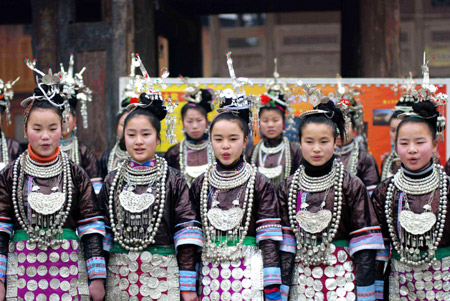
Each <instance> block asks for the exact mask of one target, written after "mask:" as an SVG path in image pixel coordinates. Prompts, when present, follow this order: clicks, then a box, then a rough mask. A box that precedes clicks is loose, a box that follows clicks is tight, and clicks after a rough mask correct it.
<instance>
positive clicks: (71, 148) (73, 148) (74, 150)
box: [60, 135, 80, 165]
mask: <svg viewBox="0 0 450 301" xmlns="http://www.w3.org/2000/svg"><path fill="white" fill-rule="evenodd" d="M60 148H61V150H62V151H63V152H65V153H66V154H67V155H69V156H70V159H71V160H72V161H73V162H74V163H75V164H78V165H80V154H79V152H80V150H79V149H78V138H77V136H75V135H73V138H72V142H71V143H69V144H67V145H64V143H63V144H61V145H60Z"/></svg>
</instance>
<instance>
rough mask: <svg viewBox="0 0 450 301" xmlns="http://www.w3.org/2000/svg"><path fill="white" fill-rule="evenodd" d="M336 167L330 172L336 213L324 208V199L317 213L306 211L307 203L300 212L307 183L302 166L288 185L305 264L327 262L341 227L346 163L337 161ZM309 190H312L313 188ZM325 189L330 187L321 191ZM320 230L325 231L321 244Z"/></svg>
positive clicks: (292, 219)
mask: <svg viewBox="0 0 450 301" xmlns="http://www.w3.org/2000/svg"><path fill="white" fill-rule="evenodd" d="M333 169H334V171H332V172H330V174H334V179H333V186H332V187H333V188H334V202H333V212H331V211H329V210H326V209H323V208H324V207H325V205H326V203H325V201H326V199H324V201H323V202H322V204H321V209H320V210H319V211H317V212H315V213H312V212H310V211H307V210H306V207H307V206H308V205H307V204H306V206H302V207H301V208H300V210H299V211H297V196H298V194H299V192H300V191H301V190H302V188H301V187H304V186H306V185H307V184H306V183H302V180H303V179H304V178H302V177H301V173H302V169H301V168H299V169H297V170H296V172H295V173H294V176H293V179H292V183H291V187H290V188H289V196H288V208H289V221H290V224H291V227H292V229H293V231H294V234H295V237H296V240H297V255H296V257H297V260H299V261H301V262H302V263H303V264H305V265H318V264H321V263H324V264H327V263H328V260H327V258H328V255H330V254H331V251H330V244H331V243H332V242H333V239H334V236H335V235H336V233H337V230H338V227H339V223H340V220H341V209H342V201H343V194H344V192H343V188H342V186H343V182H344V165H343V164H342V163H341V162H337V161H335V162H334V166H333ZM327 176H328V175H327ZM324 187H325V185H324ZM329 188H331V187H329ZM329 188H328V189H329ZM306 189H307V190H311V189H312V188H306ZM317 189H318V188H314V189H313V190H315V191H316V190H317ZM325 190H327V188H324V189H322V190H320V191H325ZM327 191H328V190H327ZM302 205H303V204H302ZM318 233H321V234H322V242H321V243H320V244H319V243H318V236H317V235H318Z"/></svg>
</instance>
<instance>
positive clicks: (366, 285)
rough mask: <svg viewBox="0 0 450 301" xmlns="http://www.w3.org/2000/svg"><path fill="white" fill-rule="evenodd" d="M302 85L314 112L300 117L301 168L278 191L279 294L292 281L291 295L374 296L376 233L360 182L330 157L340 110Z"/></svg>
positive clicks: (378, 236) (341, 119)
mask: <svg viewBox="0 0 450 301" xmlns="http://www.w3.org/2000/svg"><path fill="white" fill-rule="evenodd" d="M303 87H304V89H305V90H306V92H307V96H308V98H309V99H310V102H311V103H313V105H314V109H313V110H311V111H306V112H305V113H303V114H302V115H300V118H302V123H301V124H300V128H299V139H300V146H301V148H302V156H303V160H302V165H301V166H300V168H299V169H298V170H297V171H296V172H295V173H294V175H292V176H290V177H289V178H287V179H286V181H285V182H283V183H282V184H281V186H280V187H279V189H278V199H279V202H280V206H281V215H282V222H283V241H282V242H281V258H282V265H281V266H282V276H283V286H282V291H284V294H285V295H287V292H288V291H289V287H290V286H291V283H292V287H291V289H290V299H291V300H305V299H309V298H311V299H312V298H315V299H316V300H356V299H358V300H375V284H374V283H375V257H376V250H378V249H381V250H382V249H384V244H383V238H382V235H381V231H380V226H379V224H378V221H377V219H376V215H375V211H374V208H373V206H372V203H371V201H370V198H369V195H368V193H367V190H366V188H365V186H364V184H363V183H362V182H361V180H360V179H359V178H358V177H356V176H354V175H352V174H351V173H349V172H348V171H347V170H346V169H345V168H344V165H343V164H342V163H341V162H339V161H337V160H336V159H335V156H334V149H335V148H336V138H337V136H338V130H339V133H341V135H344V133H345V131H344V117H343V114H342V112H341V110H340V109H339V108H337V107H336V106H335V105H334V104H333V102H332V101H329V100H328V98H321V93H320V90H316V89H315V88H314V87H311V86H309V85H305V84H303ZM294 263H295V264H294ZM292 267H294V268H293V273H292V272H291V271H292ZM291 275H293V278H292V279H291Z"/></svg>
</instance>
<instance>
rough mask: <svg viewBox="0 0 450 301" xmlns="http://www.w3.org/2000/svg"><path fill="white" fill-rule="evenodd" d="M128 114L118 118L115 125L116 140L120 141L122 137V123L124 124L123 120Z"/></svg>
mask: <svg viewBox="0 0 450 301" xmlns="http://www.w3.org/2000/svg"><path fill="white" fill-rule="evenodd" d="M127 116H128V113H123V115H122V116H121V117H120V118H119V122H118V123H117V138H119V140H120V139H122V136H123V123H124V122H125V118H127Z"/></svg>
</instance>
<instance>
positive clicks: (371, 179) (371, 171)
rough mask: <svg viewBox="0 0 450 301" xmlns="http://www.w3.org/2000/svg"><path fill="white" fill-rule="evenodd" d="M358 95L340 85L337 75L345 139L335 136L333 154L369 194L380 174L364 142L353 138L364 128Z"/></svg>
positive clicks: (338, 96)
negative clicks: (361, 182) (335, 142)
mask: <svg viewBox="0 0 450 301" xmlns="http://www.w3.org/2000/svg"><path fill="white" fill-rule="evenodd" d="M358 95H359V91H358V90H357V89H355V88H352V89H351V90H349V89H348V88H346V87H344V86H342V84H340V77H338V90H337V91H336V96H337V98H338V99H339V102H340V103H345V108H343V110H342V112H343V113H344V117H345V135H344V136H343V137H345V140H341V139H340V138H339V137H338V138H337V148H336V151H335V155H336V159H337V160H338V161H341V162H342V163H343V164H344V167H345V169H346V170H347V171H348V172H350V173H351V174H352V175H356V176H357V177H359V178H360V179H361V180H362V181H363V183H364V185H366V188H367V191H368V192H369V194H370V193H372V191H373V190H374V189H375V187H376V186H377V184H378V183H379V181H380V176H379V173H378V165H377V162H376V161H375V158H374V157H373V156H372V155H371V154H369V153H368V152H367V151H366V150H365V147H364V143H360V141H356V139H355V137H356V136H357V135H360V137H362V132H363V130H362V129H363V128H364V120H363V110H362V109H363V107H362V105H361V104H360V103H359V101H358V100H357V99H356V97H357V96H358Z"/></svg>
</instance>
